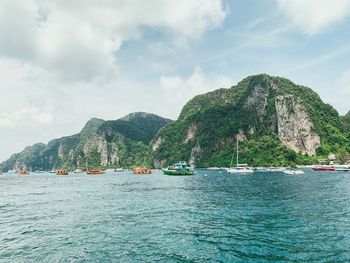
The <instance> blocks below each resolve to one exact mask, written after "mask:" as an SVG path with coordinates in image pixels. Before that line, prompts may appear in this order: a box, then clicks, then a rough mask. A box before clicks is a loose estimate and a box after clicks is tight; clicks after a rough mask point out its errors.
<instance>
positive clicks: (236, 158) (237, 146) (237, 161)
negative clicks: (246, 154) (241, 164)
mask: <svg viewBox="0 0 350 263" xmlns="http://www.w3.org/2000/svg"><path fill="white" fill-rule="evenodd" d="M236 145H237V150H236V154H237V158H236V160H237V165H236V166H237V167H238V135H237V143H236Z"/></svg>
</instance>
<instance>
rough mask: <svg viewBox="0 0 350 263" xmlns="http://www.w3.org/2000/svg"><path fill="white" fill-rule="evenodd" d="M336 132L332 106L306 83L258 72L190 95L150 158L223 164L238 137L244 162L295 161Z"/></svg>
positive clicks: (336, 119)
mask: <svg viewBox="0 0 350 263" xmlns="http://www.w3.org/2000/svg"><path fill="white" fill-rule="evenodd" d="M343 123H344V122H343ZM341 133H342V123H341V122H340V118H339V115H338V113H337V112H336V110H335V109H334V108H333V107H332V106H330V105H328V104H326V103H324V102H323V101H322V100H321V99H320V97H319V96H318V95H317V94H316V93H315V92H314V91H312V90H311V89H310V88H307V87H304V86H300V85H296V84H294V83H293V82H291V81H289V80H287V79H284V78H279V77H272V76H269V75H266V74H260V75H256V76H250V77H247V78H245V79H244V80H242V81H241V82H239V83H238V84H237V85H236V86H233V87H231V88H229V89H219V90H216V91H213V92H209V93H207V94H203V95H199V96H196V97H194V98H193V99H192V100H190V101H189V102H188V103H187V104H186V105H185V106H184V108H183V110H182V112H181V114H180V117H179V119H178V120H177V121H175V122H173V123H171V124H169V125H167V126H166V127H164V128H162V129H161V130H160V131H159V132H158V134H157V135H156V137H155V139H154V140H153V141H154V142H155V143H154V145H153V146H154V147H153V151H154V161H155V163H159V161H160V160H162V162H163V163H164V162H166V163H171V162H174V161H177V160H187V161H190V162H191V163H193V164H194V165H197V166H198V165H199V166H208V165H214V166H217V165H219V166H225V165H226V166H227V165H229V163H230V160H231V157H232V153H233V151H234V149H235V142H236V138H237V137H238V139H239V140H240V141H241V147H240V156H241V158H242V159H243V160H244V161H245V162H248V163H250V164H252V165H257V164H260V165H272V164H275V165H286V164H295V163H297V162H298V160H301V161H302V160H305V158H302V157H301V156H302V155H307V156H314V155H316V154H317V152H322V151H323V152H324V153H325V154H326V152H327V151H329V149H331V148H332V147H333V146H332V145H331V144H332V143H333V144H334V139H332V138H331V136H333V135H332V134H340V135H339V136H338V137H337V139H336V140H339V138H340V139H342V138H343V137H344V136H342V135H341ZM342 143H343V144H346V143H347V142H346V141H342ZM198 145H200V147H198ZM269 147H270V148H269ZM334 147H337V146H336V145H335V146H334ZM268 149H270V151H269V150H268ZM265 150H266V151H265Z"/></svg>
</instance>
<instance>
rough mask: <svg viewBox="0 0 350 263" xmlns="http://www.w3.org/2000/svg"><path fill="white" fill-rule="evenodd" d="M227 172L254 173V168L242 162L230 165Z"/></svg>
mask: <svg viewBox="0 0 350 263" xmlns="http://www.w3.org/2000/svg"><path fill="white" fill-rule="evenodd" d="M226 171H227V172H229V173H231V174H246V173H253V172H254V171H253V168H251V167H248V166H246V165H244V164H240V165H239V166H236V167H230V168H227V169H226Z"/></svg>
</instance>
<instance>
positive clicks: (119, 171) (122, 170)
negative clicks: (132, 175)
mask: <svg viewBox="0 0 350 263" xmlns="http://www.w3.org/2000/svg"><path fill="white" fill-rule="evenodd" d="M114 172H116V173H122V172H125V170H124V169H123V168H115V169H114Z"/></svg>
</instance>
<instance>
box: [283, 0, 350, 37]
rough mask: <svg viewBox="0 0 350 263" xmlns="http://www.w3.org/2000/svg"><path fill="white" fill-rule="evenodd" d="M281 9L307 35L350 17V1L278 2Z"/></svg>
mask: <svg viewBox="0 0 350 263" xmlns="http://www.w3.org/2000/svg"><path fill="white" fill-rule="evenodd" d="M276 1H277V3H278V6H279V8H280V9H281V10H282V11H283V12H284V13H285V14H286V15H287V17H288V18H289V19H291V21H292V22H293V23H294V24H295V25H296V26H298V27H300V28H301V29H302V30H303V31H304V32H305V33H306V34H309V35H313V34H317V33H319V32H321V31H322V30H324V29H328V28H330V27H331V26H332V25H333V24H335V23H337V22H340V21H342V20H343V19H344V18H345V17H346V16H348V15H350V1H349V0H332V1H330V0H276Z"/></svg>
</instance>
